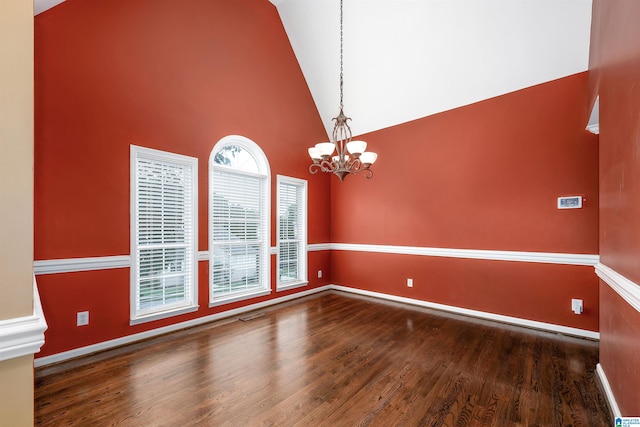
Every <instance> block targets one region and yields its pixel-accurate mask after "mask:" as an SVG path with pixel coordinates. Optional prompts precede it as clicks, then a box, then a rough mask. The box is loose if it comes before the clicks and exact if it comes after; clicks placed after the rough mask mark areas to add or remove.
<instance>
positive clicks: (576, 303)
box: [571, 299, 584, 314]
mask: <svg viewBox="0 0 640 427" xmlns="http://www.w3.org/2000/svg"><path fill="white" fill-rule="evenodd" d="M583 309H584V307H583V306H582V300H581V299H572V300H571V311H573V312H574V313H575V314H581V313H582V311H583Z"/></svg>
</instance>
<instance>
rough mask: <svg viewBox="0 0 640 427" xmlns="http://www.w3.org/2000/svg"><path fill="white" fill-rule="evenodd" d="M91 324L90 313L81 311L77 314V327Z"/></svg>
mask: <svg viewBox="0 0 640 427" xmlns="http://www.w3.org/2000/svg"><path fill="white" fill-rule="evenodd" d="M88 324H89V312H88V311H79V312H78V313H77V314H76V325H77V326H85V325H88Z"/></svg>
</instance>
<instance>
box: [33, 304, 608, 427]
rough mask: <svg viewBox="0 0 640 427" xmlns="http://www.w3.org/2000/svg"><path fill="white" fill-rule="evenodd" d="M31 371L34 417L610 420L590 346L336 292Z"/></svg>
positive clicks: (508, 422)
mask: <svg viewBox="0 0 640 427" xmlns="http://www.w3.org/2000/svg"><path fill="white" fill-rule="evenodd" d="M262 312H264V315H263V316H258V317H256V318H254V319H252V320H248V321H238V319H237V318H236V319H228V320H224V321H220V322H217V323H212V324H208V325H202V326H198V327H195V328H192V329H188V330H185V331H180V332H177V333H173V334H169V335H165V336H161V337H157V338H154V339H151V340H147V341H144V342H140V343H136V344H133V345H130V346H126V347H121V348H118V349H114V350H110V351H106V352H103V353H99V354H96V355H92V356H88V357H84V358H81V359H78V360H74V361H70V362H66V363H62V364H58V365H53V366H48V367H42V368H38V369H36V380H35V381H36V388H35V394H36V399H35V411H36V425H39V426H65V425H74V426H112V425H117V426H179V427H183V426H276V425H277V426H367V425H371V426H374V425H375V426H500V427H502V426H607V425H610V420H609V413H608V409H607V406H606V403H605V400H604V398H603V396H602V394H601V392H600V390H599V388H598V386H597V384H596V378H595V374H594V369H595V366H596V363H597V361H598V344H597V343H596V342H591V341H588V340H582V339H577V338H569V337H563V336H560V335H556V334H551V333H544V332H539V331H533V330H527V329H522V328H518V327H513V326H507V325H501V324H499V323H493V322H488V321H482V320H476V319H470V318H465V317H462V316H456V315H451V314H445V313H440V312H436V311H432V310H428V309H423V308H418V307H412V306H404V305H400V304H395V303H389V302H383V301H378V300H374V299H369V298H364V297H357V296H352V295H348V294H342V293H337V292H324V293H321V294H317V295H313V296H310V297H306V298H303V299H299V300H295V301H291V302H289V303H286V304H283V305H279V306H276V307H270V308H268V309H265V310H262Z"/></svg>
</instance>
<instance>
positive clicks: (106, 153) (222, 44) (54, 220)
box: [35, 0, 331, 357]
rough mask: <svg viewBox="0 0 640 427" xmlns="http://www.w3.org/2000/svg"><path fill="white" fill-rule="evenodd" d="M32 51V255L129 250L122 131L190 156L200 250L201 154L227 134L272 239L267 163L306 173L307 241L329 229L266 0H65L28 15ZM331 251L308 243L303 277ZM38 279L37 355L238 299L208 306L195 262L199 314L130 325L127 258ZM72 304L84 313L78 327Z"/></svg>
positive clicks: (293, 66) (313, 114) (303, 121)
mask: <svg viewBox="0 0 640 427" xmlns="http://www.w3.org/2000/svg"><path fill="white" fill-rule="evenodd" d="M35 64H36V65H35V89H36V99H35V120H36V126H35V259H36V260H47V259H57V258H74V257H95V256H109V255H127V254H129V251H130V248H129V221H130V217H129V188H130V183H129V146H130V144H136V145H141V146H145V147H150V148H155V149H160V150H166V151H171V152H176V153H180V154H184V155H188V156H193V157H197V158H198V162H199V164H198V166H199V182H198V185H199V210H198V215H199V222H198V227H199V236H198V239H199V248H200V250H207V246H208V239H207V233H208V227H207V194H208V191H207V164H208V158H209V154H210V151H211V149H212V147H213V146H214V145H215V143H216V142H217V141H218V140H219V139H220V138H222V137H224V136H226V135H230V134H239V135H243V136H246V137H248V138H250V139H252V140H253V141H255V142H256V143H257V144H258V145H260V146H261V148H262V149H263V150H264V152H265V153H266V155H267V157H268V159H269V162H270V167H271V173H272V183H273V187H272V209H273V210H272V215H271V217H272V224H271V230H272V233H271V236H272V237H271V244H272V245H275V218H276V215H275V206H276V204H275V195H276V192H275V184H276V179H275V177H276V175H277V174H282V175H288V176H294V177H300V178H304V179H308V181H309V225H310V227H309V238H308V240H309V243H325V242H329V241H330V211H329V206H330V197H329V193H330V180H329V177H328V176H312V175H309V172H308V165H309V160H308V158H307V156H306V144H307V143H305V141H320V140H324V139H326V133H325V130H324V127H323V125H322V123H321V120H320V118H319V115H318V113H317V110H316V108H315V105H314V103H313V100H312V98H311V95H310V93H309V90H308V88H307V86H306V83H305V80H304V77H303V75H302V72H301V70H300V68H299V66H298V63H297V61H296V58H295V56H294V54H293V51H292V49H291V46H290V44H289V41H288V39H287V36H286V34H285V31H284V29H283V27H282V24H281V22H280V19H279V16H278V13H277V10H276V8H275V7H274V6H273V5H272V4H271V3H269V2H268V1H265V0H233V1H221V0H213V1H212V0H192V1H188V2H185V1H179V0H154V1H130V0H109V1H81V0H68V1H66V2H64V3H62V4H60V5H59V6H56V7H55V8H53V9H50V10H49V11H47V12H45V13H42V14H40V15H38V16H36V17H35ZM272 258H275V257H272ZM329 262H330V255H329V254H328V253H325V252H312V253H310V255H309V270H310V274H309V276H310V281H311V283H310V285H309V286H310V287H315V286H319V285H323V284H326V283H328V282H329V281H330V279H331V276H330V264H329ZM318 269H322V270H323V272H324V277H323V279H321V280H319V279H316V274H315V272H316V270H318ZM272 275H273V277H274V286H275V270H274V269H272ZM38 283H39V288H40V294H41V296H42V300H43V308H44V311H45V315H46V318H47V321H48V323H49V329H48V331H47V333H46V338H47V339H46V343H45V345H44V347H43V348H42V351H41V353H39V354H38V356H39V357H41V356H46V355H50V354H53V353H58V352H61V351H65V350H70V349H73V348H77V347H81V346H85V345H89V344H94V343H97V342H100V341H104V340H108V339H113V338H117V337H121V336H125V335H129V334H132V333H136V332H140V331H143V330H147V329H151V328H154V327H158V326H163V325H165V324H168V323H172V322H179V321H184V320H187V319H191V318H195V317H199V316H205V315H208V314H212V313H215V312H218V311H221V310H223V309H228V308H234V307H237V306H238V305H239V304H234V305H229V306H224V307H217V308H214V309H209V308H207V307H208V305H207V292H208V291H207V283H208V274H207V263H206V262H201V263H200V275H199V297H200V310H199V311H198V312H197V313H192V314H188V315H183V316H179V317H176V318H172V319H169V320H163V321H157V322H151V323H148V324H144V325H138V326H136V327H129V270H128V269H117V270H104V271H92V272H83V273H69V274H54V275H41V276H39V277H38ZM303 289H304V288H303ZM288 293H291V291H290V292H288ZM286 294H287V293H286V292H285V293H278V294H276V293H275V292H274V293H273V295H272V296H271V297H266V298H261V299H254V300H250V301H248V303H253V302H256V301H261V300H265V299H268V298H272V297H275V296H281V295H286ZM81 310H90V325H89V326H87V327H82V328H77V327H76V326H75V315H76V312H77V311H81Z"/></svg>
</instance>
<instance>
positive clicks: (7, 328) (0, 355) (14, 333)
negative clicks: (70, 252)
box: [0, 277, 47, 361]
mask: <svg viewBox="0 0 640 427" xmlns="http://www.w3.org/2000/svg"><path fill="white" fill-rule="evenodd" d="M46 330H47V322H46V321H45V318H44V313H43V312H42V305H41V304H40V295H39V294H38V287H37V285H36V280H35V277H34V278H33V314H32V315H31V316H24V317H18V318H14V319H7V320H0V361H3V360H8V359H14V358H17V357H22V356H26V355H29V354H34V353H37V352H39V351H40V347H42V345H43V344H44V331H46Z"/></svg>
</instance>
